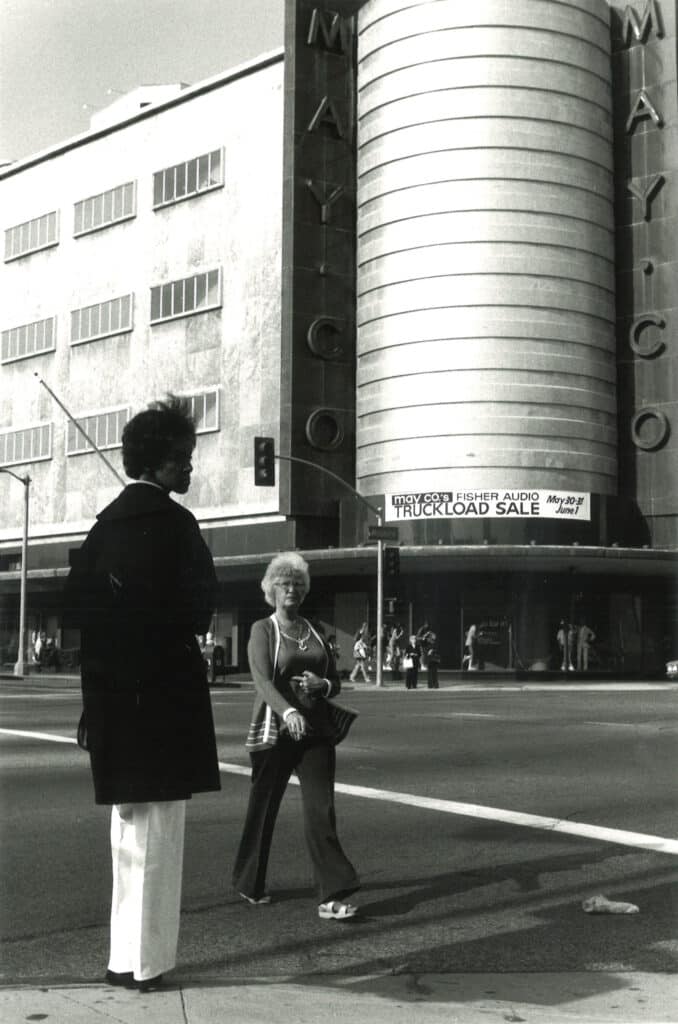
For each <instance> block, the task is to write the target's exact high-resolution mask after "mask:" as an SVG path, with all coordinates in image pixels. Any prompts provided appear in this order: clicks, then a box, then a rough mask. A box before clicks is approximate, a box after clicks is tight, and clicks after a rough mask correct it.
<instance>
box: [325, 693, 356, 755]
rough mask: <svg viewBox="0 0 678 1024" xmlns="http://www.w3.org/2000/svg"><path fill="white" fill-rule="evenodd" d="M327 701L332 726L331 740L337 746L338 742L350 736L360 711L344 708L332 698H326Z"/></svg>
mask: <svg viewBox="0 0 678 1024" xmlns="http://www.w3.org/2000/svg"><path fill="white" fill-rule="evenodd" d="M325 703H326V705H327V709H328V712H329V719H330V725H331V726H332V736H331V740H332V742H333V743H334V745H335V746H336V745H337V743H341V741H342V740H345V739H346V737H347V736H348V732H349V729H350V728H351V726H352V725H353V723H354V722H355V720H356V718H357V717H358V712H357V711H354V709H353V708H342V707H341V706H340V705H339V704H335V703H334V701H331V700H326V701H325Z"/></svg>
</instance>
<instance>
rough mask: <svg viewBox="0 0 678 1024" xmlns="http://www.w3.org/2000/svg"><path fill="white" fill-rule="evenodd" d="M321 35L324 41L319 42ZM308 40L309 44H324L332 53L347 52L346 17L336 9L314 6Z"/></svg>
mask: <svg viewBox="0 0 678 1024" xmlns="http://www.w3.org/2000/svg"><path fill="white" fill-rule="evenodd" d="M320 36H322V40H323V41H322V43H319V37H320ZM306 42H307V43H308V45H309V46H318V45H322V46H323V48H324V49H325V50H329V51H330V52H331V53H346V51H347V50H348V32H347V26H346V23H345V20H344V18H342V17H341V15H339V14H337V13H336V12H334V11H319V10H318V8H317V7H314V8H313V11H312V12H311V20H310V22H309V26H308V35H307V36H306Z"/></svg>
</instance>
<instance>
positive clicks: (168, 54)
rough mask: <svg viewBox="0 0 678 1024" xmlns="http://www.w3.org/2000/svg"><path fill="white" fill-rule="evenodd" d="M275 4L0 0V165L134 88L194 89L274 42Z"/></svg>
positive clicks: (73, 130) (80, 125)
mask: <svg viewBox="0 0 678 1024" xmlns="http://www.w3.org/2000/svg"><path fill="white" fill-rule="evenodd" d="M284 7H285V2H284V0H0V162H1V161H4V160H18V159H21V158H22V157H26V156H29V155H30V154H32V153H37V152H39V151H40V150H42V149H46V148H47V147H49V146H51V145H53V144H54V143H57V142H60V141H62V140H63V139H68V138H71V137H72V136H73V135H79V134H80V133H81V132H84V131H87V130H88V128H89V118H90V116H91V115H92V114H93V113H94V112H95V111H96V110H99V109H101V108H102V107H105V106H107V105H108V104H109V103H111V102H113V101H114V100H116V99H117V98H118V97H119V96H120V94H122V93H125V92H129V90H130V89H134V88H136V86H138V85H152V84H163V83H171V82H185V83H187V84H190V85H192V84H194V83H195V82H199V81H201V80H202V79H203V78H209V77H210V76H211V75H214V74H216V73H217V72H219V71H224V70H225V69H227V68H230V67H233V66H235V65H236V64H240V63H242V62H243V61H246V60H250V59H251V58H253V57H256V56H258V55H259V54H261V53H267V52H268V51H270V50H274V49H276V48H277V47H279V46H282V45H283V22H284Z"/></svg>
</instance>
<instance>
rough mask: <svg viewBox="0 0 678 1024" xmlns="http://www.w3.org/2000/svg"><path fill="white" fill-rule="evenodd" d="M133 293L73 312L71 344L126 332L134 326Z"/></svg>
mask: <svg viewBox="0 0 678 1024" xmlns="http://www.w3.org/2000/svg"><path fill="white" fill-rule="evenodd" d="M133 300H134V296H133V295H121V296H120V297H119V298H117V299H109V300H108V302H96V303H95V304H94V305H93V306H83V308H82V309H74V310H73V311H72V312H71V344H72V345H78V344H80V343H81V342H83V341H94V340H95V339H96V338H106V337H108V336H109V335H111V334H126V333H127V332H129V331H131V330H132V329H133V327H134V323H133V308H134V301H133Z"/></svg>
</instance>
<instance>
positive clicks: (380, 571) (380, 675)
mask: <svg viewBox="0 0 678 1024" xmlns="http://www.w3.org/2000/svg"><path fill="white" fill-rule="evenodd" d="M256 440H261V439H256ZM273 458H274V459H278V460H280V461H284V462H298V463H300V464H301V465H302V466H310V467H311V469H317V470H318V472H319V473H324V474H325V476H331V477H332V479H333V480H336V481H337V483H339V484H341V485H342V487H345V488H346V490H348V491H350V492H351V494H352V495H353V496H354V498H357V499H358V500H359V501H362V503H363V505H366V506H367V507H368V508H369V510H370V511H371V512H373V513H374V514H375V516H376V517H377V525H378V526H383V522H384V520H383V516H382V510H381V509H380V508H379V507H378V506H377V505H373V504H372V502H371V501H368V500H367V498H365V497H363V495H362V494H360V492H359V491H356V489H355V487H352V486H351V484H348V483H346V481H345V480H343V479H342V478H341V477H340V476H337V474H336V473H333V472H332V470H331V469H325V467H324V466H319V465H317V463H315V462H310V461H309V460H308V459H300V458H298V456H296V455H274V456H273ZM383 634H384V542H383V540H382V539H381V538H379V540H377V678H376V683H377V686H383V685H384V666H383V647H384V635H383Z"/></svg>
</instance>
